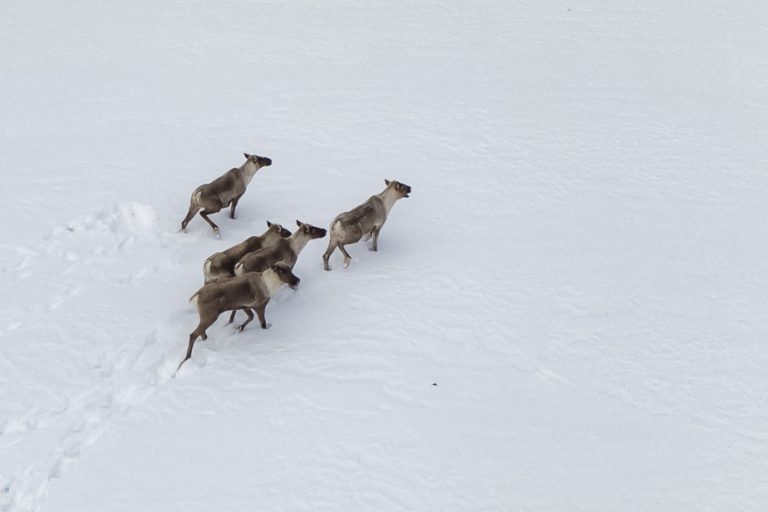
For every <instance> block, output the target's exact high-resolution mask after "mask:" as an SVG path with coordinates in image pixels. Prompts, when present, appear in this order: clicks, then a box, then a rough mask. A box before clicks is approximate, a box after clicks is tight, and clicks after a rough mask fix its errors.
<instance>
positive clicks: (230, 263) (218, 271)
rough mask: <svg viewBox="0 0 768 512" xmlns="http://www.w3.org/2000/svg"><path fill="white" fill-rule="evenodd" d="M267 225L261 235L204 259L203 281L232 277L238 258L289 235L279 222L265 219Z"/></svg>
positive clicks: (208, 281)
mask: <svg viewBox="0 0 768 512" xmlns="http://www.w3.org/2000/svg"><path fill="white" fill-rule="evenodd" d="M267 227H268V229H267V230H266V231H265V232H264V233H262V234H261V235H259V236H251V237H248V238H246V239H245V240H243V241H242V242H240V243H239V244H237V245H235V246H233V247H230V248H229V249H227V250H226V251H222V252H217V253H215V254H212V255H211V256H210V257H209V258H208V259H207V260H205V263H204V264H203V275H204V276H205V283H206V284H207V283H210V282H211V281H219V280H221V279H226V278H228V277H234V276H235V265H236V264H237V262H238V261H240V258H242V257H243V256H245V255H246V254H248V253H251V252H254V251H258V250H259V249H261V248H263V247H269V246H270V245H272V244H274V243H275V242H277V241H278V240H280V239H281V238H288V237H289V236H291V232H290V231H288V230H287V229H285V228H284V227H283V226H281V225H280V224H273V223H271V222H269V221H267Z"/></svg>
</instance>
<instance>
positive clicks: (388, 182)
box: [384, 180, 392, 186]
mask: <svg viewBox="0 0 768 512" xmlns="http://www.w3.org/2000/svg"><path fill="white" fill-rule="evenodd" d="M384 183H385V184H386V185H387V186H389V184H390V183H392V182H391V181H389V180H384Z"/></svg>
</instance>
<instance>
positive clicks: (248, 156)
mask: <svg viewBox="0 0 768 512" xmlns="http://www.w3.org/2000/svg"><path fill="white" fill-rule="evenodd" d="M243 154H244V155H245V159H246V160H247V159H249V158H251V155H249V154H248V153H243Z"/></svg>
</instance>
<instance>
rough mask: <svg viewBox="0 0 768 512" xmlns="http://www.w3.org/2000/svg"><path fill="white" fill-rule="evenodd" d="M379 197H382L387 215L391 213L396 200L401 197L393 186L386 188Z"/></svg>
mask: <svg viewBox="0 0 768 512" xmlns="http://www.w3.org/2000/svg"><path fill="white" fill-rule="evenodd" d="M379 197H380V198H381V202H382V203H384V210H385V211H386V212H387V215H389V211H390V210H391V209H392V206H393V205H394V204H395V201H397V200H398V199H400V198H399V197H398V195H397V191H395V189H394V188H393V187H387V188H385V189H384V191H383V192H382V193H381V194H379Z"/></svg>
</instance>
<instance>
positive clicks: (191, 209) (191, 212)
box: [181, 205, 200, 233]
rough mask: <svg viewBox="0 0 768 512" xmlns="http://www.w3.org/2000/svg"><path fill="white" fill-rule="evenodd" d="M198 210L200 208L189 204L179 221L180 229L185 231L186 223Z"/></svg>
mask: <svg viewBox="0 0 768 512" xmlns="http://www.w3.org/2000/svg"><path fill="white" fill-rule="evenodd" d="M199 211H200V208H199V207H197V206H194V205H189V211H188V212H187V216H186V217H184V220H183V221H181V230H182V231H183V232H185V233H186V232H187V224H189V221H191V220H192V218H193V217H194V216H195V215H197V212H199Z"/></svg>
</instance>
